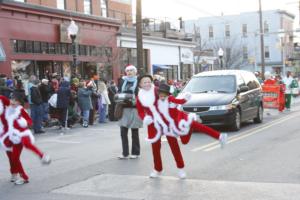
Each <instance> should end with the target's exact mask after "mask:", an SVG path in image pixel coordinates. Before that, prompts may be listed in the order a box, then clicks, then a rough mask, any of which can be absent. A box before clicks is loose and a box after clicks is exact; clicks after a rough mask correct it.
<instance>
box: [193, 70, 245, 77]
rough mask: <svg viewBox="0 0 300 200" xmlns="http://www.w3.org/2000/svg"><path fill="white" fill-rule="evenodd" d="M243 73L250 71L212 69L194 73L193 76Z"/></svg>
mask: <svg viewBox="0 0 300 200" xmlns="http://www.w3.org/2000/svg"><path fill="white" fill-rule="evenodd" d="M243 73H251V72H249V71H245V70H214V71H205V72H200V73H198V74H195V75H194V76H193V77H200V76H224V75H236V74H243Z"/></svg>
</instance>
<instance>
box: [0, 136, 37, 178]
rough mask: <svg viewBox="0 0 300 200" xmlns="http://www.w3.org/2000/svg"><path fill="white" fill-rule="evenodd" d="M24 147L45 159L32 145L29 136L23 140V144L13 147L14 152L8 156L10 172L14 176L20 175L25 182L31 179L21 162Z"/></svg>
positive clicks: (8, 153)
mask: <svg viewBox="0 0 300 200" xmlns="http://www.w3.org/2000/svg"><path fill="white" fill-rule="evenodd" d="M23 146H24V147H25V148H27V149H29V150H31V151H32V152H34V153H35V154H36V155H38V156H39V157H40V158H42V157H43V153H42V152H41V151H40V150H39V149H38V148H37V147H36V146H35V145H33V144H32V143H31V141H30V138H29V136H25V137H23V138H22V140H21V143H20V144H14V145H13V147H12V152H7V153H6V154H7V156H8V159H9V163H10V172H11V173H12V174H17V173H19V174H20V176H21V177H22V178H23V179H24V180H28V179H29V177H28V176H27V174H26V173H25V171H24V169H23V166H22V163H21V160H20V156H21V153H22V150H23Z"/></svg>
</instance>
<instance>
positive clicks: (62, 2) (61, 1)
mask: <svg viewBox="0 0 300 200" xmlns="http://www.w3.org/2000/svg"><path fill="white" fill-rule="evenodd" d="M56 5H57V8H58V9H61V10H65V9H66V0H56Z"/></svg>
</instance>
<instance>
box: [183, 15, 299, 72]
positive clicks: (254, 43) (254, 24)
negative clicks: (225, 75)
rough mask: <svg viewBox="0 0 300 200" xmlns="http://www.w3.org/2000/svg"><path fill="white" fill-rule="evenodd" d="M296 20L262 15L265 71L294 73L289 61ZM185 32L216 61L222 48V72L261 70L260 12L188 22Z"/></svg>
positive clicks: (286, 16) (285, 16)
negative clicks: (224, 70) (291, 71)
mask: <svg viewBox="0 0 300 200" xmlns="http://www.w3.org/2000/svg"><path fill="white" fill-rule="evenodd" d="M294 18H295V16H294V15H292V14H290V13H288V12H286V11H283V10H270V11H263V27H264V33H263V35H264V56H265V64H266V66H265V71H270V72H273V73H278V74H280V73H281V74H283V73H284V71H285V70H292V66H291V64H290V62H288V59H289V57H290V56H291V55H292V51H293V21H294ZM185 31H186V32H188V33H193V34H195V35H196V38H199V40H198V45H197V49H198V50H203V51H208V50H211V51H213V52H214V57H215V58H219V55H218V50H219V49H220V48H222V50H223V52H224V55H223V56H222V61H223V65H224V66H223V68H227V69H231V68H235V69H246V70H249V71H260V70H261V53H260V37H259V36H260V34H259V15H258V12H245V13H241V14H239V15H228V16H218V17H205V18H199V19H198V20H189V21H185ZM280 32H282V33H283V35H282V36H280V35H279V33H280ZM279 36H280V37H279ZM200 60H201V59H200ZM219 63H220V62H219ZM215 67H216V66H215Z"/></svg>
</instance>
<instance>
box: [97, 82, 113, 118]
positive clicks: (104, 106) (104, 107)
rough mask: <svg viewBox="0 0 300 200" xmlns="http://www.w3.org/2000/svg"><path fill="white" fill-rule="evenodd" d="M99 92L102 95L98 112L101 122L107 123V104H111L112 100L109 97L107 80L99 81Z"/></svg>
mask: <svg viewBox="0 0 300 200" xmlns="http://www.w3.org/2000/svg"><path fill="white" fill-rule="evenodd" d="M98 93H99V94H100V97H99V99H98V113H99V120H98V122H99V123H106V111H107V106H108V105H110V100H109V98H108V91H107V87H106V84H105V82H104V81H103V80H102V79H99V81H98Z"/></svg>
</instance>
